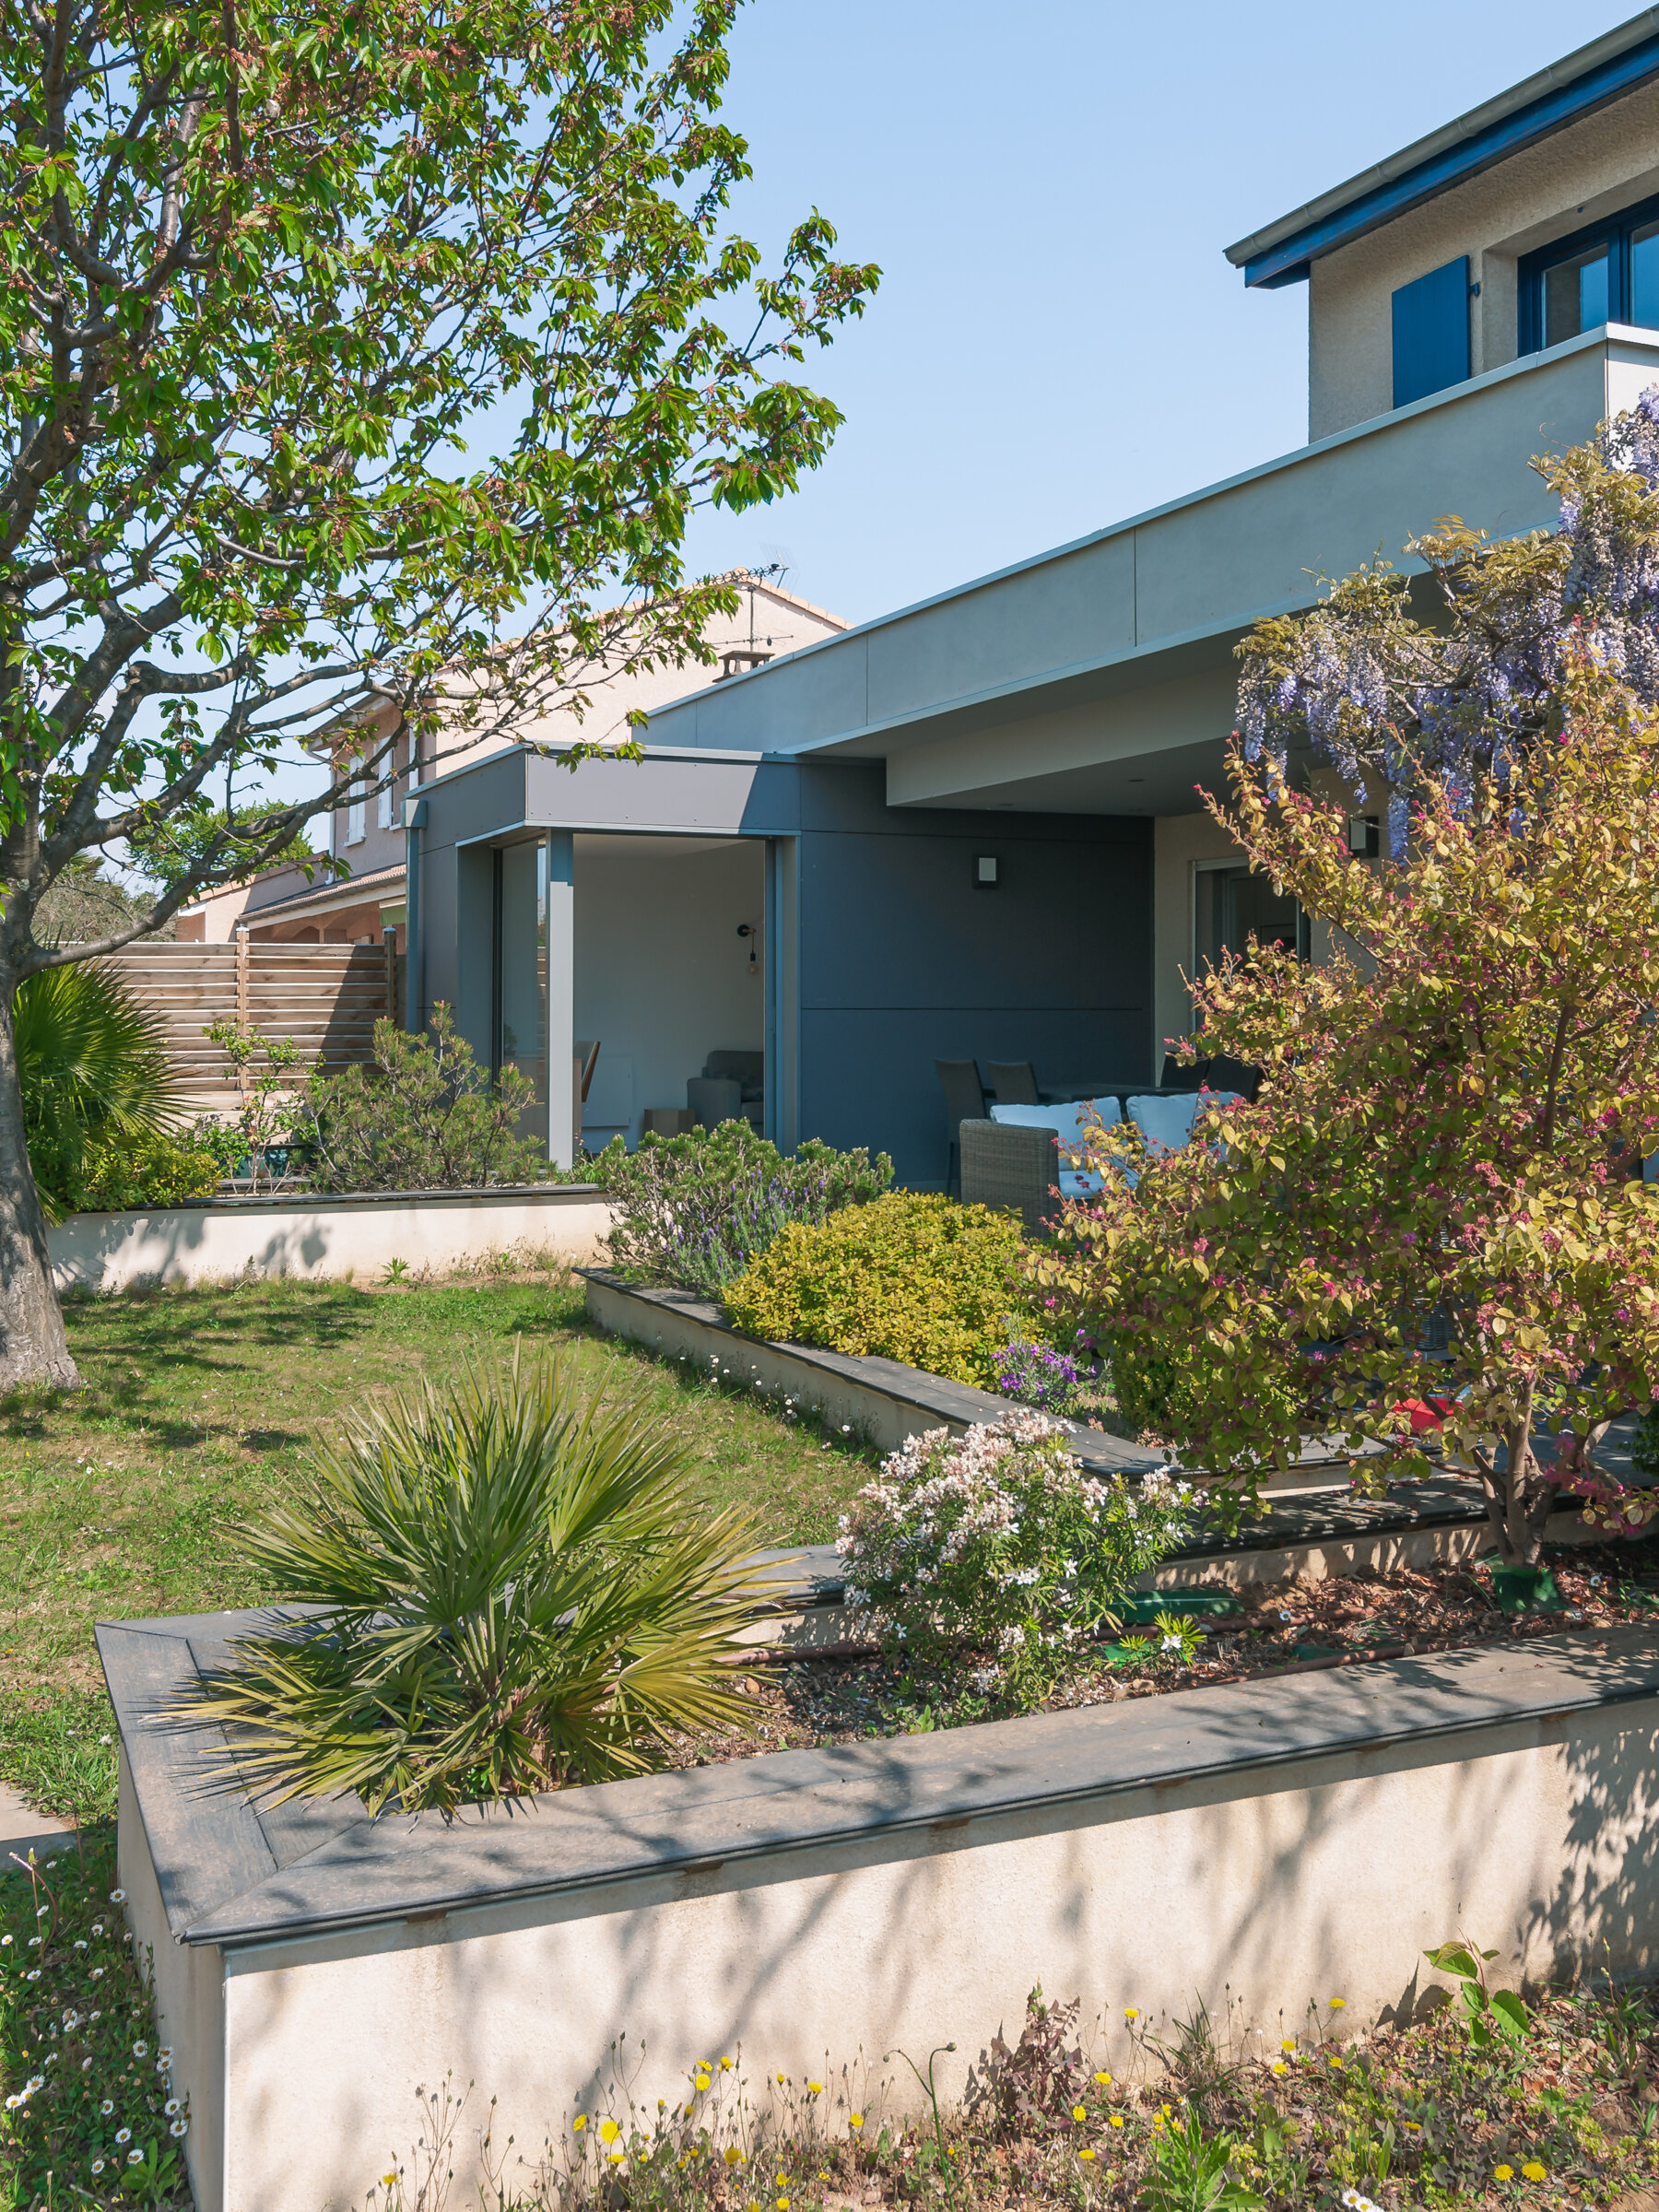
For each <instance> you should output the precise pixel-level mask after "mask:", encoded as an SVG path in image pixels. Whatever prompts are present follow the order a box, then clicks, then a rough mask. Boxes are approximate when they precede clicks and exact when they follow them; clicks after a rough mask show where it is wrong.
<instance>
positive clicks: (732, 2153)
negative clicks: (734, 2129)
mask: <svg viewBox="0 0 1659 2212" xmlns="http://www.w3.org/2000/svg"><path fill="white" fill-rule="evenodd" d="M725 2162H726V2164H727V2165H728V2166H741V2165H742V2163H743V2153H742V2152H741V2151H740V2150H739V2149H738V2147H737V2146H736V2144H735V2143H728V2144H727V2145H726V2147H725Z"/></svg>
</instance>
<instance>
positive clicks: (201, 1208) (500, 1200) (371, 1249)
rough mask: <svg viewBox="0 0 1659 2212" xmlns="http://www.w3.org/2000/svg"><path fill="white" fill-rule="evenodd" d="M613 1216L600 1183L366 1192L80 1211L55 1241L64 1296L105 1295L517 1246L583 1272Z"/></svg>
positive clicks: (442, 1261) (457, 1260) (441, 1265)
mask: <svg viewBox="0 0 1659 2212" xmlns="http://www.w3.org/2000/svg"><path fill="white" fill-rule="evenodd" d="M611 1221H612V1210H611V1207H610V1205H609V1203H608V1201H607V1200H606V1198H605V1197H604V1196H603V1195H602V1194H601V1193H600V1191H599V1189H598V1187H597V1185H596V1184H594V1183H573V1182H565V1183H524V1184H511V1185H502V1186H501V1187H500V1189H492V1190H481V1191H478V1190H473V1191H393V1192H376V1193H374V1194H366V1195H363V1196H349V1195H347V1196H326V1197H325V1196H321V1195H308V1194H294V1193H292V1192H287V1193H284V1192H278V1193H277V1194H276V1195H274V1196H271V1197H263V1198H200V1199H191V1200H187V1201H186V1202H185V1203H184V1204H183V1205H182V1206H153V1207H147V1208H145V1209H143V1210H140V1211H136V1212H133V1213H121V1214H72V1215H71V1216H70V1217H69V1218H68V1219H67V1220H65V1221H62V1222H60V1223H59V1224H58V1226H57V1227H56V1228H55V1229H53V1230H48V1231H47V1239H46V1241H47V1247H48V1249H49V1251H50V1253H51V1255H52V1273H53V1281H54V1282H55V1283H56V1285H57V1287H58V1289H59V1291H60V1292H63V1291H73V1290H78V1291H81V1292H88V1291H89V1292H102V1291H111V1290H133V1289H139V1288H149V1287H151V1286H154V1285H156V1284H160V1283H216V1282H225V1281H231V1280H235V1279H236V1278H238V1277H243V1278H253V1279H260V1278H268V1277H278V1276H308V1277H344V1276H350V1275H357V1276H363V1277H374V1276H377V1275H379V1274H380V1273H381V1271H382V1269H383V1268H384V1267H385V1265H386V1264H387V1262H388V1261H390V1260H404V1261H406V1262H407V1264H408V1265H409V1266H410V1268H411V1269H416V1268H421V1267H429V1268H431V1269H433V1270H434V1271H435V1272H437V1273H440V1274H441V1273H443V1272H444V1271H445V1270H447V1269H449V1268H452V1267H455V1266H458V1265H463V1264H465V1263H466V1262H468V1261H473V1262H476V1261H478V1260H482V1259H485V1258H487V1257H488V1256H489V1255H490V1254H491V1253H500V1252H513V1251H516V1252H520V1253H533V1252H536V1253H538V1252H550V1253H556V1254H557V1255H558V1256H559V1259H561V1260H563V1261H565V1262H566V1263H567V1264H569V1265H571V1266H575V1265H579V1264H581V1263H582V1262H584V1261H587V1260H591V1259H593V1258H594V1256H595V1255H596V1254H597V1253H599V1252H601V1251H602V1250H603V1249H604V1244H605V1239H606V1236H607V1235H608V1233H609V1230H610V1228H611Z"/></svg>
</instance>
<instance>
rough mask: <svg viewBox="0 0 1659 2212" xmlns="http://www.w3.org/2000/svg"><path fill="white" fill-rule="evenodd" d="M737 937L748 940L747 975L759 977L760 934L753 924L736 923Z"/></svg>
mask: <svg viewBox="0 0 1659 2212" xmlns="http://www.w3.org/2000/svg"><path fill="white" fill-rule="evenodd" d="M737 935H739V936H740V937H746V938H747V940H748V971H749V973H750V974H751V975H759V972H760V958H759V953H760V932H759V929H758V928H757V927H756V925H755V924H754V923H752V922H739V923H738V924H737Z"/></svg>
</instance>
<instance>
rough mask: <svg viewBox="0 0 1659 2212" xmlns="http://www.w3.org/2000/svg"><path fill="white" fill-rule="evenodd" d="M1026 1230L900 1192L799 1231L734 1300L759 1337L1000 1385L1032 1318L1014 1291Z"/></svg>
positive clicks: (740, 1319) (792, 1231) (763, 1261)
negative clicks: (1000, 1372) (1012, 1338)
mask: <svg viewBox="0 0 1659 2212" xmlns="http://www.w3.org/2000/svg"><path fill="white" fill-rule="evenodd" d="M1019 1245H1020V1228H1019V1224H1018V1221H1017V1220H1015V1219H1014V1218H1013V1217H1012V1216H1010V1215H1007V1214H994V1213H992V1212H991V1210H990V1209H989V1207H987V1206H959V1205H958V1204H957V1203H956V1201H955V1200H954V1199H951V1198H946V1197H943V1196H941V1195H939V1194H937V1193H916V1192H909V1191H895V1192H892V1193H890V1194H888V1196H887V1197H885V1198H877V1199H874V1200H872V1202H871V1203H870V1204H869V1205H867V1206H849V1207H847V1208H846V1209H845V1210H844V1211H843V1212H841V1213H835V1214H831V1215H830V1218H829V1219H828V1220H826V1221H822V1222H805V1221H796V1222H792V1223H791V1225H790V1226H789V1227H788V1228H787V1229H785V1230H783V1231H782V1234H781V1235H780V1236H779V1237H777V1238H776V1239H775V1240H774V1241H773V1242H772V1243H771V1244H770V1245H769V1246H768V1247H767V1249H766V1250H765V1251H764V1252H763V1253H760V1255H759V1258H758V1259H756V1260H754V1261H753V1262H752V1263H751V1264H750V1265H749V1267H748V1268H747V1271H746V1273H744V1274H743V1275H741V1276H740V1277H738V1278H737V1280H736V1281H735V1283H734V1284H732V1285H731V1287H730V1288H729V1289H728V1290H727V1291H726V1293H725V1308H726V1312H727V1313H728V1314H729V1315H730V1317H731V1319H732V1320H733V1322H735V1324H736V1325H737V1327H738V1328H740V1329H747V1331H748V1333H749V1335H752V1336H765V1337H771V1338H773V1339H776V1340H782V1341H784V1342H791V1343H794V1344H816V1345H821V1346H823V1347H825V1349H826V1350H829V1351H834V1352H874V1353H877V1355H878V1356H879V1357H881V1358H882V1359H901V1360H903V1361H904V1363H905V1364H906V1366H909V1367H921V1368H925V1369H926V1370H927V1371H928V1373H929V1374H934V1375H948V1376H950V1377H951V1378H952V1379H953V1380H955V1381H956V1382H976V1383H978V1384H979V1385H980V1386H981V1387H982V1389H986V1390H994V1388H995V1387H996V1355H997V1353H998V1351H999V1350H1000V1349H1001V1347H1003V1346H1004V1345H1005V1344H1006V1342H1007V1340H1008V1335H1009V1324H1010V1322H1011V1321H1017V1322H1018V1323H1019V1324H1020V1325H1021V1326H1022V1328H1024V1329H1025V1330H1026V1331H1027V1332H1028V1333H1030V1331H1031V1330H1032V1329H1033V1327H1034V1316H1033V1313H1032V1311H1031V1308H1030V1300H1029V1297H1028V1294H1026V1293H1025V1292H1024V1291H1023V1290H1022V1289H1020V1288H1018V1285H1017V1284H1016V1283H1015V1281H1014V1268H1015V1263H1016V1260H1017V1258H1018V1252H1019Z"/></svg>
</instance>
